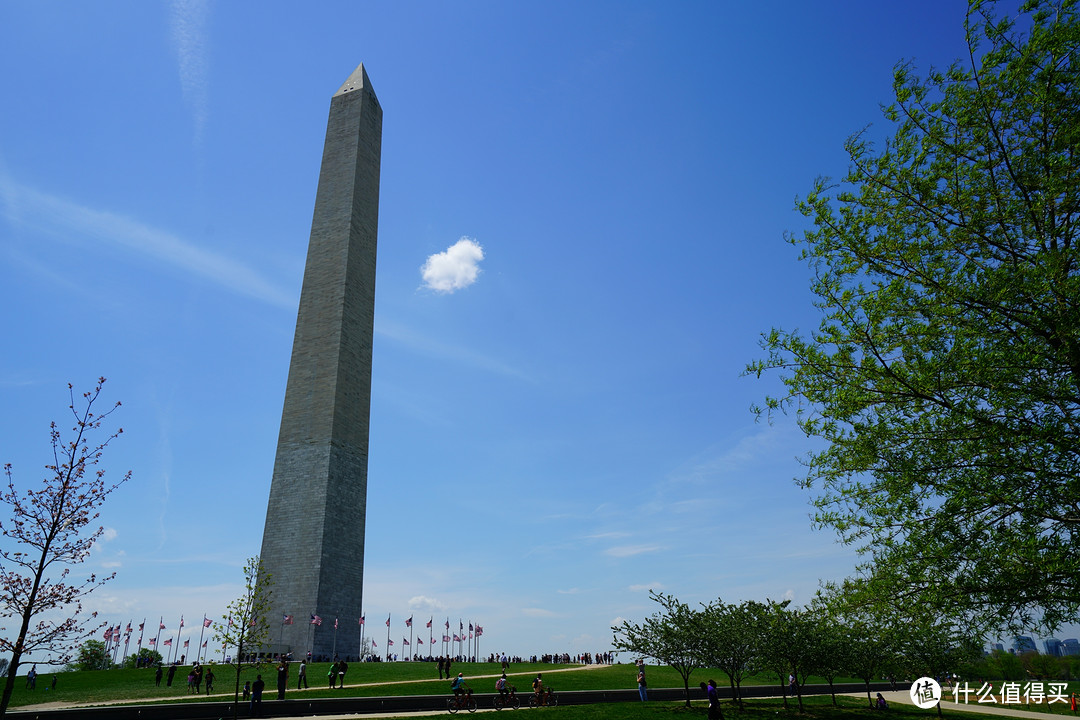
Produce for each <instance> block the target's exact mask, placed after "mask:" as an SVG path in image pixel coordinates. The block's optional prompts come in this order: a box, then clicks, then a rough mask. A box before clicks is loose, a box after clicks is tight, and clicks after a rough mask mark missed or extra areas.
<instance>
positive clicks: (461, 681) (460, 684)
mask: <svg viewBox="0 0 1080 720" xmlns="http://www.w3.org/2000/svg"><path fill="white" fill-rule="evenodd" d="M450 689H451V690H453V691H454V699H455V700H457V702H458V704H459V705H460V704H461V693H463V692H465V677H464V676H463V675H462V674H461V673H458V674H457V677H456V678H454V681H453V682H452V683H450Z"/></svg>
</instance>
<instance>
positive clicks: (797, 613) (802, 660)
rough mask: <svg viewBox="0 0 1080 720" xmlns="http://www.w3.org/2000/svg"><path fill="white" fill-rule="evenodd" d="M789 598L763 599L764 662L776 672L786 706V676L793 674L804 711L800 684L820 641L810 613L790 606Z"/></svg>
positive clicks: (814, 656)
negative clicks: (777, 599) (777, 600)
mask: <svg viewBox="0 0 1080 720" xmlns="http://www.w3.org/2000/svg"><path fill="white" fill-rule="evenodd" d="M790 605H791V601H790V600H785V601H783V602H776V601H774V600H769V601H767V602H766V615H765V618H764V620H763V622H762V624H761V627H762V646H761V647H762V649H761V653H762V658H763V661H764V662H763V664H764V666H765V667H767V668H768V669H769V670H771V671H772V672H774V673H776V676H777V678H778V679H779V681H780V683H779V684H780V686H781V690H782V692H783V697H784V707H787V698H788V683H787V679H788V676H789V675H790V676H792V677H794V678H795V697H796V699H797V701H798V703H799V712H802V711H803V702H802V686H803V685H804V684H805V683H806V678H807V676H808V675H809V673H810V671H811V670H812V669H813V668H814V667H815V665H816V664H817V661H818V655H819V644H818V639H819V638H818V635H817V632H816V631H817V627H816V623H814V622H813V615H812V614H811V613H810V612H808V611H806V610H804V609H801V608H791V607H790Z"/></svg>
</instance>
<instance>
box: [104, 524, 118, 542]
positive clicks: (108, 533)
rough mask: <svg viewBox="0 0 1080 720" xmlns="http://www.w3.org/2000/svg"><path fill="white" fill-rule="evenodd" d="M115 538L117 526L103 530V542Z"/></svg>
mask: <svg viewBox="0 0 1080 720" xmlns="http://www.w3.org/2000/svg"><path fill="white" fill-rule="evenodd" d="M115 539H116V529H115V528H111V527H110V528H105V529H104V530H103V531H102V532H101V540H102V542H109V541H110V540H115Z"/></svg>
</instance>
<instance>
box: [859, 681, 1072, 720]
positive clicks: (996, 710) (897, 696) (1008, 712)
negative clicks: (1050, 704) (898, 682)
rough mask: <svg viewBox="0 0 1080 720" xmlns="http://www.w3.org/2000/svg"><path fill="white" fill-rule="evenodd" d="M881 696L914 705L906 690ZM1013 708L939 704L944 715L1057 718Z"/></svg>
mask: <svg viewBox="0 0 1080 720" xmlns="http://www.w3.org/2000/svg"><path fill="white" fill-rule="evenodd" d="M942 692H943V694H944V695H945V697H946V698H948V697H949V696H950V695H951V693H950V692H949V690H948V689H946V688H942ZM881 694H882V695H883V696H884V697H885V701H886V702H888V703H889V704H893V703H899V704H904V705H914V703H912V702H911V694H910V693H909V692H908V691H907V690H890V691H889V692H883V693H881ZM850 696H851V697H855V696H856V695H855V694H854V693H851V694H850ZM858 697H861V698H863V699H864V700H865V699H866V693H859V694H858ZM1055 704H1056V703H1055ZM1015 707H1016V709H1015V710H1014V709H1013V708H1012V707H998V706H996V705H986V704H982V705H980V704H978V703H963V702H959V703H958V702H953V701H952V700H949V699H946V700H942V702H941V709H942V711H943V712H946V713H948V712H952V711H954V710H959V711H960V712H969V713H982V714H984V715H1005V716H1007V717H1015V718H1029V719H1031V720H1047V719H1048V718H1054V717H1059V716H1058V715H1055V714H1054V713H1049V712H1035V711H1034V710H1021V709H1020V707H1021V706H1019V705H1017V706H1015ZM1068 707H1069V705H1068V703H1065V708H1066V709H1068ZM926 712H927V714H928V717H930V713H932V714H933V717H937V709H936V708H931V709H929V710H927V711H926ZM1060 717H1062V718H1067V717H1072V713H1069V714H1067V715H1061V716H1060Z"/></svg>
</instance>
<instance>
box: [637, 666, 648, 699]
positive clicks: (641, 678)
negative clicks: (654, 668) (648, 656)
mask: <svg viewBox="0 0 1080 720" xmlns="http://www.w3.org/2000/svg"><path fill="white" fill-rule="evenodd" d="M637 667H638V673H637V691H638V695H640V696H641V702H645V701H646V700H648V699H649V693H648V691H647V690H646V688H647V687H648V683H646V682H645V661H644V660H638V666H637Z"/></svg>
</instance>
